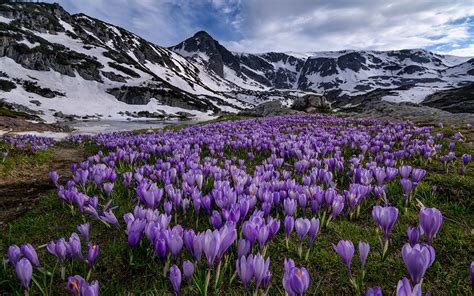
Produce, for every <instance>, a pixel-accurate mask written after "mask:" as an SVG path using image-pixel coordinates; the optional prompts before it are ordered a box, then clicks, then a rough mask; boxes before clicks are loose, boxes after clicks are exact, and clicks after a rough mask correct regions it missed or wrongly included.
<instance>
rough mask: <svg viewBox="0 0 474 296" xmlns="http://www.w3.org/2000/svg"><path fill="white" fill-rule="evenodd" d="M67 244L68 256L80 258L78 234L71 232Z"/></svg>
mask: <svg viewBox="0 0 474 296" xmlns="http://www.w3.org/2000/svg"><path fill="white" fill-rule="evenodd" d="M67 246H68V253H69V256H72V257H76V258H78V259H82V249H81V239H80V238H79V235H77V233H75V232H73V233H72V235H71V237H70V238H69V242H68V244H67Z"/></svg>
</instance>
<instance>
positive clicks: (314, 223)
mask: <svg viewBox="0 0 474 296" xmlns="http://www.w3.org/2000/svg"><path fill="white" fill-rule="evenodd" d="M310 222H311V226H310V227H309V245H310V247H311V246H312V245H313V243H314V240H315V239H316V235H318V231H319V224H320V222H319V219H316V218H314V217H313V218H312V219H311V221H310Z"/></svg>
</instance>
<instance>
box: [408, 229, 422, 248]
mask: <svg viewBox="0 0 474 296" xmlns="http://www.w3.org/2000/svg"><path fill="white" fill-rule="evenodd" d="M407 232H408V240H409V241H410V245H411V246H414V245H416V244H417V243H418V241H419V240H420V235H421V232H420V227H419V226H417V227H412V226H410V227H408V231H407Z"/></svg>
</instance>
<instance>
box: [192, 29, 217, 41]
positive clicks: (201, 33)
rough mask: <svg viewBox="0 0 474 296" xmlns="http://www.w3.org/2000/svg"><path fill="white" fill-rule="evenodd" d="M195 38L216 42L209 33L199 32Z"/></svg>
mask: <svg viewBox="0 0 474 296" xmlns="http://www.w3.org/2000/svg"><path fill="white" fill-rule="evenodd" d="M193 38H200V39H202V38H206V39H212V40H214V38H212V36H211V35H210V34H209V33H207V32H206V31H198V32H196V34H194V36H193Z"/></svg>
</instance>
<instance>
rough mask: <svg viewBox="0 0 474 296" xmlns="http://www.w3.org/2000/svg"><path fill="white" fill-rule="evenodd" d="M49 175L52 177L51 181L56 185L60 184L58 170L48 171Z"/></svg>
mask: <svg viewBox="0 0 474 296" xmlns="http://www.w3.org/2000/svg"><path fill="white" fill-rule="evenodd" d="M48 176H49V178H50V179H51V181H53V183H54V185H56V187H57V186H58V185H59V184H58V181H59V175H58V173H57V172H56V171H51V172H49V173H48Z"/></svg>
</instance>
